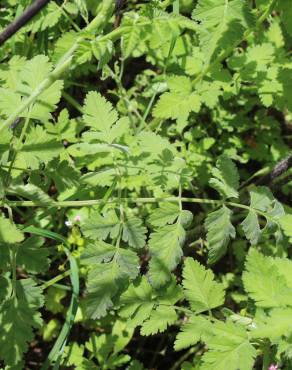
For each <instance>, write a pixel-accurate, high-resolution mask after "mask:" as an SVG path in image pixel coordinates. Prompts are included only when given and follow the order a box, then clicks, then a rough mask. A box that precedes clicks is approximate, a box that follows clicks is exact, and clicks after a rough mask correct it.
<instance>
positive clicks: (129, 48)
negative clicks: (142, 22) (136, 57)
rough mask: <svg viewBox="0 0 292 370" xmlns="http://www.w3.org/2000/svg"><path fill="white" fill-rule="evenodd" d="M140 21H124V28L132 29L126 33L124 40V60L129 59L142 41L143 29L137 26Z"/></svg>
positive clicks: (127, 19) (128, 19) (135, 18)
mask: <svg viewBox="0 0 292 370" xmlns="http://www.w3.org/2000/svg"><path fill="white" fill-rule="evenodd" d="M137 21H138V18H137V17H132V19H130V17H126V18H125V19H124V20H123V27H128V28H130V29H129V31H128V32H125V33H124V35H123V38H122V43H121V44H122V52H123V57H124V59H126V58H128V57H129V56H130V55H131V54H132V52H133V51H134V49H135V48H136V47H137V45H138V43H139V41H140V35H141V27H139V25H136V23H137Z"/></svg>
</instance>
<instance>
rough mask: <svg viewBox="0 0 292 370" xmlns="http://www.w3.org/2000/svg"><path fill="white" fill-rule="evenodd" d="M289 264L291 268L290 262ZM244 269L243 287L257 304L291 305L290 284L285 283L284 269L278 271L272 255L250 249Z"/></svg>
mask: <svg viewBox="0 0 292 370" xmlns="http://www.w3.org/2000/svg"><path fill="white" fill-rule="evenodd" d="M290 265H291V266H290V269H291V267H292V263H291V264H290ZM286 269H287V268H286ZM245 270H246V271H245V272H244V274H243V277H242V280H243V284H244V288H245V291H246V292H247V293H248V294H249V296H250V297H251V298H252V299H253V300H254V301H255V302H256V305H257V306H259V307H267V308H269V307H280V306H287V305H289V306H291V305H292V285H288V284H287V279H286V277H285V273H284V270H285V269H282V271H279V268H278V267H277V263H276V262H275V260H274V259H273V258H272V257H265V256H263V255H262V254H261V253H259V252H258V251H257V250H255V249H251V250H250V252H249V254H248V256H247V260H246V265H245ZM287 271H289V269H288V270H287ZM290 271H291V270H290ZM291 281H292V280H291ZM290 283H291V282H290Z"/></svg>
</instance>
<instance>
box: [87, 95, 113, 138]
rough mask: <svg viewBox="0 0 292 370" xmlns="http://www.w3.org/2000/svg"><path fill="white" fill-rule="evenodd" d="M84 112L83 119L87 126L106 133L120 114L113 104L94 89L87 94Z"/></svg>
mask: <svg viewBox="0 0 292 370" xmlns="http://www.w3.org/2000/svg"><path fill="white" fill-rule="evenodd" d="M83 112H84V113H83V119H84V122H85V124H86V125H87V126H90V127H92V128H94V129H95V130H97V131H101V132H105V133H106V132H108V131H109V129H110V127H111V126H112V125H113V124H114V123H115V122H116V121H117V119H118V114H117V112H116V110H115V109H113V106H112V104H111V103H110V102H108V101H106V99H105V98H104V97H103V96H101V95H100V94H99V93H97V92H94V91H91V92H89V93H88V94H87V95H86V98H85V105H84V108H83Z"/></svg>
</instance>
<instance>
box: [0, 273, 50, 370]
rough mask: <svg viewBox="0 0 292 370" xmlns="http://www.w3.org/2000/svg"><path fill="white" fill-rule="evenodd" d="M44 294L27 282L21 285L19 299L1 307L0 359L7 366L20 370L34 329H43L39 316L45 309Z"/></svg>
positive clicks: (10, 299)
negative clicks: (42, 309) (40, 309)
mask: <svg viewBox="0 0 292 370" xmlns="http://www.w3.org/2000/svg"><path fill="white" fill-rule="evenodd" d="M41 293H42V291H41V289H40V288H39V287H36V286H35V283H34V282H33V281H32V280H31V279H25V280H24V281H20V282H19V283H18V288H17V295H18V298H16V297H11V298H9V299H8V300H6V301H4V302H3V303H2V305H1V307H0V358H1V359H2V360H3V361H4V362H5V364H6V365H7V366H11V367H13V366H21V364H22V356H23V353H24V352H26V351H27V348H28V343H29V342H30V341H31V340H32V339H33V337H34V335H33V329H34V328H40V327H41V323H42V320H41V316H40V313H38V312H37V309H38V308H39V307H40V306H42V305H43V297H42V294H41Z"/></svg>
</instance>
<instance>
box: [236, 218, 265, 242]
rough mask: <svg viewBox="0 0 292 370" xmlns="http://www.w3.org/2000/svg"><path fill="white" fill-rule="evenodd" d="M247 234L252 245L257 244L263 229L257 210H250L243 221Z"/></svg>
mask: <svg viewBox="0 0 292 370" xmlns="http://www.w3.org/2000/svg"><path fill="white" fill-rule="evenodd" d="M241 225H242V228H243V231H244V233H245V236H246V237H247V239H248V240H249V241H250V243H251V245H256V244H257V242H258V241H259V238H260V235H261V229H260V225H259V221H258V216H257V214H256V212H254V211H249V212H248V214H247V216H246V218H245V219H244V220H243V221H242V223H241Z"/></svg>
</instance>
